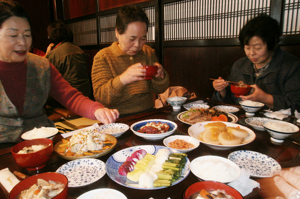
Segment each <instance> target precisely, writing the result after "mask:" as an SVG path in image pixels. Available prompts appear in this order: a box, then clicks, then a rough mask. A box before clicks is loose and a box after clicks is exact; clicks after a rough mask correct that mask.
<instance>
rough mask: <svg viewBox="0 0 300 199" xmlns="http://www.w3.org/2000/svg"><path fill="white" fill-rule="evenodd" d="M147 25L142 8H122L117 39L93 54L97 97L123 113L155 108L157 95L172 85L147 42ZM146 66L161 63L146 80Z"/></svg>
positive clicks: (118, 15) (93, 74)
mask: <svg viewBox="0 0 300 199" xmlns="http://www.w3.org/2000/svg"><path fill="white" fill-rule="evenodd" d="M148 24H149V20H148V17H147V15H146V13H145V12H144V11H143V10H142V9H141V8H140V7H133V6H124V7H122V8H121V9H120V10H119V11H118V14H117V19H116V29H115V33H116V37H117V39H118V41H117V42H114V43H113V44H112V45H111V46H109V47H108V48H104V49H102V50H100V51H99V52H98V53H97V54H96V56H95V57H94V63H93V67H92V84H93V89H94V97H95V99H96V100H97V101H100V102H102V103H103V104H104V105H105V106H107V107H109V108H117V109H118V110H119V112H120V114H121V115H125V114H132V113H137V112H142V111H146V110H149V109H152V108H153V107H154V94H159V93H162V92H164V91H165V90H166V89H167V88H168V85H169V76H168V74H167V72H166V71H165V70H164V69H163V67H162V66H161V65H160V64H159V63H158V61H157V57H156V55H155V51H154V50H153V49H152V48H150V47H149V46H147V45H145V43H146V34H147V31H148ZM143 65H156V66H158V70H157V74H156V75H155V77H154V78H153V79H152V80H145V74H146V71H145V69H143V67H142V66H143Z"/></svg>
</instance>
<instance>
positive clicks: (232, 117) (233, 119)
mask: <svg viewBox="0 0 300 199" xmlns="http://www.w3.org/2000/svg"><path fill="white" fill-rule="evenodd" d="M186 112H187V111H184V112H181V113H179V114H178V115H177V119H178V120H179V121H181V122H182V123H185V124H189V125H193V124H191V123H188V122H185V121H183V120H182V119H181V116H182V115H183V114H184V113H186ZM227 114H228V122H231V123H236V122H237V121H238V120H239V119H238V117H237V116H236V115H234V114H232V113H227Z"/></svg>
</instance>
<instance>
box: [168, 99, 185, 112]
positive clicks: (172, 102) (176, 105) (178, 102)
mask: <svg viewBox="0 0 300 199" xmlns="http://www.w3.org/2000/svg"><path fill="white" fill-rule="evenodd" d="M186 100H187V98H186V97H169V98H167V102H168V103H169V104H170V105H171V106H172V107H173V110H174V111H179V110H180V109H181V106H182V105H183V104H184V103H185V101H186Z"/></svg>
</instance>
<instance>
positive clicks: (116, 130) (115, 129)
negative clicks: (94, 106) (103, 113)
mask: <svg viewBox="0 0 300 199" xmlns="http://www.w3.org/2000/svg"><path fill="white" fill-rule="evenodd" d="M128 129H129V126H128V125H127V124H123V123H111V124H106V125H101V126H99V127H98V130H99V131H100V132H101V133H106V134H110V135H112V136H114V137H120V136H121V135H123V134H124V133H125V132H126V131H128Z"/></svg>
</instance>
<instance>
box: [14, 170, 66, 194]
mask: <svg viewBox="0 0 300 199" xmlns="http://www.w3.org/2000/svg"><path fill="white" fill-rule="evenodd" d="M38 179H43V180H45V181H49V180H51V181H54V182H56V183H61V184H63V185H65V187H64V189H63V190H62V192H60V194H58V195H57V196H55V197H54V198H55V199H66V198H67V197H68V178H67V177H66V176H65V175H63V174H61V173H56V172H47V173H41V174H37V175H34V176H31V177H29V178H26V179H25V180H23V181H21V182H19V183H18V184H17V185H16V186H14V188H13V189H12V190H11V192H10V193H9V198H10V199H16V198H18V197H19V195H20V194H21V192H22V191H24V190H27V189H29V188H30V187H31V186H32V185H34V184H37V180H38Z"/></svg>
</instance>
